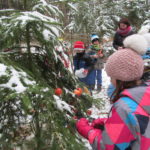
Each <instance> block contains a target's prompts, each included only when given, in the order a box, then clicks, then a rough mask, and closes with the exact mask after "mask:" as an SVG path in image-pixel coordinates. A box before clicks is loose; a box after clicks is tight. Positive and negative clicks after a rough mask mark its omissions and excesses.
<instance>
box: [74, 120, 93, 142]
mask: <svg viewBox="0 0 150 150" xmlns="http://www.w3.org/2000/svg"><path fill="white" fill-rule="evenodd" d="M76 128H77V131H78V132H79V133H80V134H81V135H82V136H83V137H84V138H86V139H88V133H89V131H90V130H92V129H93V127H91V126H90V125H89V122H88V120H87V119H85V118H81V119H80V120H79V121H78V122H77V123H76Z"/></svg>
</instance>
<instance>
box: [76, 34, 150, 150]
mask: <svg viewBox="0 0 150 150" xmlns="http://www.w3.org/2000/svg"><path fill="white" fill-rule="evenodd" d="M124 46H125V47H126V48H125V49H123V50H120V51H116V52H115V53H114V54H112V55H111V56H110V57H109V58H108V61H107V63H106V68H105V69H106V72H107V74H108V75H109V76H110V78H111V81H112V83H113V85H114V86H115V88H116V90H115V91H114V93H113V98H112V99H111V101H112V103H113V106H112V109H111V112H110V114H109V117H108V118H98V119H95V120H94V121H93V122H92V123H90V122H89V121H88V120H87V119H86V118H81V119H80V120H79V121H78V122H77V123H76V128H77V131H78V132H79V133H80V134H81V135H82V136H83V137H84V138H86V139H88V140H89V142H90V144H91V146H92V148H93V150H126V149H130V150H149V149H150V86H149V84H147V83H142V82H141V80H140V78H141V77H142V75H143V70H144V62H143V60H142V57H141V56H140V55H143V54H144V53H145V52H146V49H147V46H148V45H147V41H146V40H145V38H144V37H143V36H141V35H138V34H134V35H131V36H129V37H127V38H126V39H125V40H124Z"/></svg>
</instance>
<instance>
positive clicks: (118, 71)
mask: <svg viewBox="0 0 150 150" xmlns="http://www.w3.org/2000/svg"><path fill="white" fill-rule="evenodd" d="M147 45H148V44H147V41H146V40H145V38H144V37H143V36H141V35H137V34H134V35H131V36H128V37H127V38H126V39H125V40H124V46H125V47H126V48H125V49H123V50H118V51H116V52H115V53H113V54H112V55H111V56H110V57H109V58H108V60H107V62H106V68H105V69H106V72H107V74H108V76H110V77H111V78H113V79H116V80H121V81H134V80H138V79H140V78H141V77H142V75H143V70H144V62H143V60H142V57H141V56H140V55H142V54H144V53H145V52H146V49H147Z"/></svg>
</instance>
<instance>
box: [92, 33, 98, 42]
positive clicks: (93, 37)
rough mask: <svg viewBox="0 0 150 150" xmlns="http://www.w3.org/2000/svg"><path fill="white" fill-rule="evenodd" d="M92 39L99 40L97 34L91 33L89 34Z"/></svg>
mask: <svg viewBox="0 0 150 150" xmlns="http://www.w3.org/2000/svg"><path fill="white" fill-rule="evenodd" d="M94 40H99V36H98V35H96V34H92V35H91V41H94Z"/></svg>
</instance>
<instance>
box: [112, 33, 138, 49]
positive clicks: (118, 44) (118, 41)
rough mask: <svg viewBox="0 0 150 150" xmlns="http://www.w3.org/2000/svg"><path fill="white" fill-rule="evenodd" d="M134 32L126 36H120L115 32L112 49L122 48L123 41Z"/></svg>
mask: <svg viewBox="0 0 150 150" xmlns="http://www.w3.org/2000/svg"><path fill="white" fill-rule="evenodd" d="M134 33H135V32H134V31H133V30H131V31H130V32H129V33H128V34H126V35H121V34H119V33H118V32H116V34H115V36H114V40H113V47H114V48H115V49H116V50H118V47H123V40H124V39H125V38H126V37H127V36H130V35H132V34H134Z"/></svg>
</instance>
